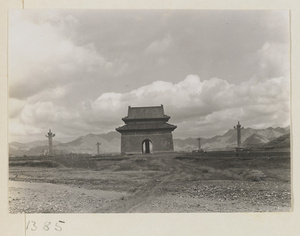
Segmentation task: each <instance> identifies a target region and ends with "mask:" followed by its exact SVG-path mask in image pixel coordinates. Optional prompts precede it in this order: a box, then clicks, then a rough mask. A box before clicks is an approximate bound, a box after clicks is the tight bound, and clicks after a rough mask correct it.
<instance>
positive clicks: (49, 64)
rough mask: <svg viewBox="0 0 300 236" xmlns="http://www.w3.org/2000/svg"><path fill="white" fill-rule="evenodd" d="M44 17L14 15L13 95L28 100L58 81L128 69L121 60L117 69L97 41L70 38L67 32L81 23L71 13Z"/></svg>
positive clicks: (12, 48)
mask: <svg viewBox="0 0 300 236" xmlns="http://www.w3.org/2000/svg"><path fill="white" fill-rule="evenodd" d="M40 18H41V19H40ZM40 18H38V19H36V18H34V19H32V18H28V17H26V14H25V15H23V14H20V12H19V11H16V12H13V14H12V15H11V19H12V21H11V27H10V33H9V36H10V47H9V55H10V61H9V67H10V68H9V69H10V70H9V71H10V80H9V83H10V96H11V97H14V98H19V99H24V98H27V97H30V96H32V95H34V94H36V93H39V92H40V91H42V90H45V89H48V88H51V87H55V86H57V85H58V84H59V85H63V84H67V83H70V82H72V83H75V82H76V81H81V80H82V79H91V78H94V77H97V75H98V74H99V73H100V72H101V71H105V72H107V73H111V74H117V75H118V74H122V73H124V71H125V70H126V69H127V67H128V65H126V63H123V64H121V65H120V63H118V65H117V66H118V67H117V68H116V67H115V64H114V63H113V62H111V61H109V60H107V59H106V58H104V56H102V55H100V54H99V53H98V51H97V50H96V48H95V46H94V44H93V42H89V43H86V44H82V45H77V44H75V43H74V42H73V41H72V38H69V37H67V36H70V34H67V33H66V32H65V31H67V30H70V28H72V26H74V25H76V24H77V20H76V19H75V18H74V17H72V16H71V15H67V16H65V17H62V16H60V15H56V14H54V13H53V14H50V13H49V14H44V15H42V16H40ZM33 42H34V43H33ZM28 83H30V85H29V86H28Z"/></svg>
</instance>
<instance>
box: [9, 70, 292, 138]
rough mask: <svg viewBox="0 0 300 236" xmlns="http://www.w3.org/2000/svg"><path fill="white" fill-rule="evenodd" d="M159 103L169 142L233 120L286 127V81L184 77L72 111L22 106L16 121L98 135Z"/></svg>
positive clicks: (220, 129) (48, 104) (41, 105)
mask: <svg viewBox="0 0 300 236" xmlns="http://www.w3.org/2000/svg"><path fill="white" fill-rule="evenodd" d="M160 104H163V105H164V107H165V112H166V114H167V115H170V116H171V117H172V118H171V120H170V123H174V124H176V125H177V126H178V128H177V130H176V131H175V133H174V135H175V137H187V136H199V135H202V136H213V135H215V134H217V133H220V132H225V131H226V130H227V129H229V128H231V127H232V125H234V124H235V123H236V121H237V120H240V121H243V124H244V126H250V127H261V126H265V127H268V126H285V125H288V122H289V82H288V80H287V79H285V78H283V77H280V78H273V79H269V80H260V81H259V80H257V79H255V78H252V79H250V80H248V81H245V82H242V83H240V84H239V85H234V84H230V83H228V82H227V81H225V80H222V79H219V78H211V79H209V80H201V79H200V78H199V77H198V76H197V75H189V76H187V77H186V78H185V79H184V80H182V81H180V82H178V83H171V82H166V81H155V82H153V83H151V84H149V85H146V86H142V87H140V88H138V89H134V90H132V91H130V92H127V93H115V92H110V93H103V94H101V95H100V96H99V97H98V98H97V99H96V100H94V101H92V100H87V101H84V102H80V103H79V104H77V106H75V107H72V108H67V107H61V106H54V105H53V103H52V102H36V103H34V104H26V105H25V107H24V108H23V110H22V112H21V114H20V116H19V117H20V123H21V124H26V125H27V126H28V125H29V126H40V127H43V128H44V129H47V128H48V127H49V124H51V125H52V126H54V127H55V128H56V129H58V130H60V131H62V130H63V131H64V133H68V134H71V133H73V134H74V135H75V134H79V133H84V132H86V133H90V132H98V133H103V132H109V131H111V130H114V129H115V128H116V127H118V126H120V125H122V121H121V118H122V117H124V116H126V115H127V107H128V106H129V105H131V106H152V105H160ZM17 127H18V126H17ZM72 129H73V131H72ZM14 130H15V129H12V133H13V132H14Z"/></svg>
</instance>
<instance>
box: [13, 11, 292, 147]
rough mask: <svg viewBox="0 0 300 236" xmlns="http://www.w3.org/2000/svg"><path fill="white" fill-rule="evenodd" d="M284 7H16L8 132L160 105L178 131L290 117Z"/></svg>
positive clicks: (91, 125)
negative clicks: (36, 8)
mask: <svg viewBox="0 0 300 236" xmlns="http://www.w3.org/2000/svg"><path fill="white" fill-rule="evenodd" d="M289 34H290V32H289V12H288V11H282V10H281V11H279V10H268V11H263V10H259V11H254V10H252V11H247V10H235V11H231V10H40V9H39V10H14V11H10V15H9V52H8V55H9V140H10V142H14V141H17V142H30V141H34V140H43V139H45V138H46V137H45V134H46V133H47V132H48V130H49V129H52V131H53V133H55V134H56V136H55V139H56V140H57V141H62V142H66V141H71V140H74V139H75V138H77V137H79V136H82V135H86V134H89V133H95V134H101V133H108V132H110V131H114V130H115V128H117V127H120V126H122V125H124V123H123V121H122V120H121V118H123V117H125V116H126V115H127V110H128V106H158V105H161V104H163V105H164V110H165V114H166V115H169V116H171V119H170V120H169V123H170V124H174V125H176V126H177V129H176V130H175V131H174V132H173V137H174V138H188V137H192V138H195V137H203V138H208V137H213V136H215V135H222V134H224V133H225V132H226V131H227V130H228V129H230V128H233V126H234V125H236V124H237V122H238V121H240V122H241V124H242V126H244V127H245V128H246V127H249V128H267V127H286V126H288V125H289V124H290V37H289Z"/></svg>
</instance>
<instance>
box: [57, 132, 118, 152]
mask: <svg viewBox="0 0 300 236" xmlns="http://www.w3.org/2000/svg"><path fill="white" fill-rule="evenodd" d="M97 142H99V143H101V145H100V153H119V152H120V148H121V134H120V133H117V132H110V133H107V134H88V135H86V136H81V137H79V138H78V139H75V140H74V141H72V142H68V143H61V144H59V145H56V146H55V147H54V148H55V150H56V151H57V152H58V153H88V154H97V145H96V144H97Z"/></svg>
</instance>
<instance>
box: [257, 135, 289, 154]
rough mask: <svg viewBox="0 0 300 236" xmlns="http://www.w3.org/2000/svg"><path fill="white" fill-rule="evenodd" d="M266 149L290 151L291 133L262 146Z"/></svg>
mask: <svg viewBox="0 0 300 236" xmlns="http://www.w3.org/2000/svg"><path fill="white" fill-rule="evenodd" d="M261 147H262V148H264V149H280V150H289V149H290V133H287V134H284V135H281V136H279V137H278V138H275V139H273V140H271V141H270V142H268V143H266V144H264V145H262V146H261Z"/></svg>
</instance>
